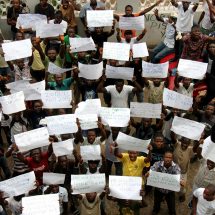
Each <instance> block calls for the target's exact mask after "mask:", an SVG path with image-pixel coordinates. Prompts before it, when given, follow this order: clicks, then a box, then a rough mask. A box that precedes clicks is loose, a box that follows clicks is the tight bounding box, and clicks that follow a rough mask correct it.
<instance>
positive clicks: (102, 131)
mask: <svg viewBox="0 0 215 215" xmlns="http://www.w3.org/2000/svg"><path fill="white" fill-rule="evenodd" d="M98 128H99V130H100V134H101V138H100V141H101V142H103V141H104V140H106V139H107V135H106V131H105V129H104V125H103V124H102V122H101V118H100V117H99V118H98Z"/></svg>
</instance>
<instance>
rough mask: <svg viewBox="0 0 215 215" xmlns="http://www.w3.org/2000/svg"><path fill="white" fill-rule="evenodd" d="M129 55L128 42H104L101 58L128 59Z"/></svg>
mask: <svg viewBox="0 0 215 215" xmlns="http://www.w3.org/2000/svg"><path fill="white" fill-rule="evenodd" d="M129 57H130V44H126V43H110V42H104V47H103V55H102V58H104V59H112V60H120V61H129Z"/></svg>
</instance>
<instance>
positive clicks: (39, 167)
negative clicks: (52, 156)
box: [26, 152, 49, 185]
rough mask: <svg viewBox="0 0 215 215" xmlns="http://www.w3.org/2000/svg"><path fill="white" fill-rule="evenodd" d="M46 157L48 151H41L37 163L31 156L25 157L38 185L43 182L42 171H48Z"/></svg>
mask: <svg viewBox="0 0 215 215" xmlns="http://www.w3.org/2000/svg"><path fill="white" fill-rule="evenodd" d="M48 158H49V156H48V152H45V153H42V157H41V161H40V162H39V163H36V162H35V161H34V160H33V158H32V157H27V158H26V159H27V161H28V166H29V168H30V170H32V171H34V173H35V176H36V179H37V180H38V182H39V184H40V185H42V184H43V173H44V172H48V171H49V164H48Z"/></svg>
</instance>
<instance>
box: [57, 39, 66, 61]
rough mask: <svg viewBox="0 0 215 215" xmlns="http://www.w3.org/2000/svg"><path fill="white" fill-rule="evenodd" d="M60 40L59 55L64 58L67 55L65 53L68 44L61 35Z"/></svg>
mask: <svg viewBox="0 0 215 215" xmlns="http://www.w3.org/2000/svg"><path fill="white" fill-rule="evenodd" d="M60 41H61V44H60V51H59V56H60V58H61V59H63V58H64V57H65V53H66V45H65V43H64V38H63V36H60Z"/></svg>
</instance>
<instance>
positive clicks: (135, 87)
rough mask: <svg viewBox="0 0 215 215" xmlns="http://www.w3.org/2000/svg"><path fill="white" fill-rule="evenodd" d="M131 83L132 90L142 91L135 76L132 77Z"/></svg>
mask: <svg viewBox="0 0 215 215" xmlns="http://www.w3.org/2000/svg"><path fill="white" fill-rule="evenodd" d="M132 81H133V83H134V88H133V90H132V91H133V92H134V93H135V92H142V91H143V88H142V87H141V86H140V85H139V84H138V82H137V80H136V77H135V76H134V77H133V80H132Z"/></svg>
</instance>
